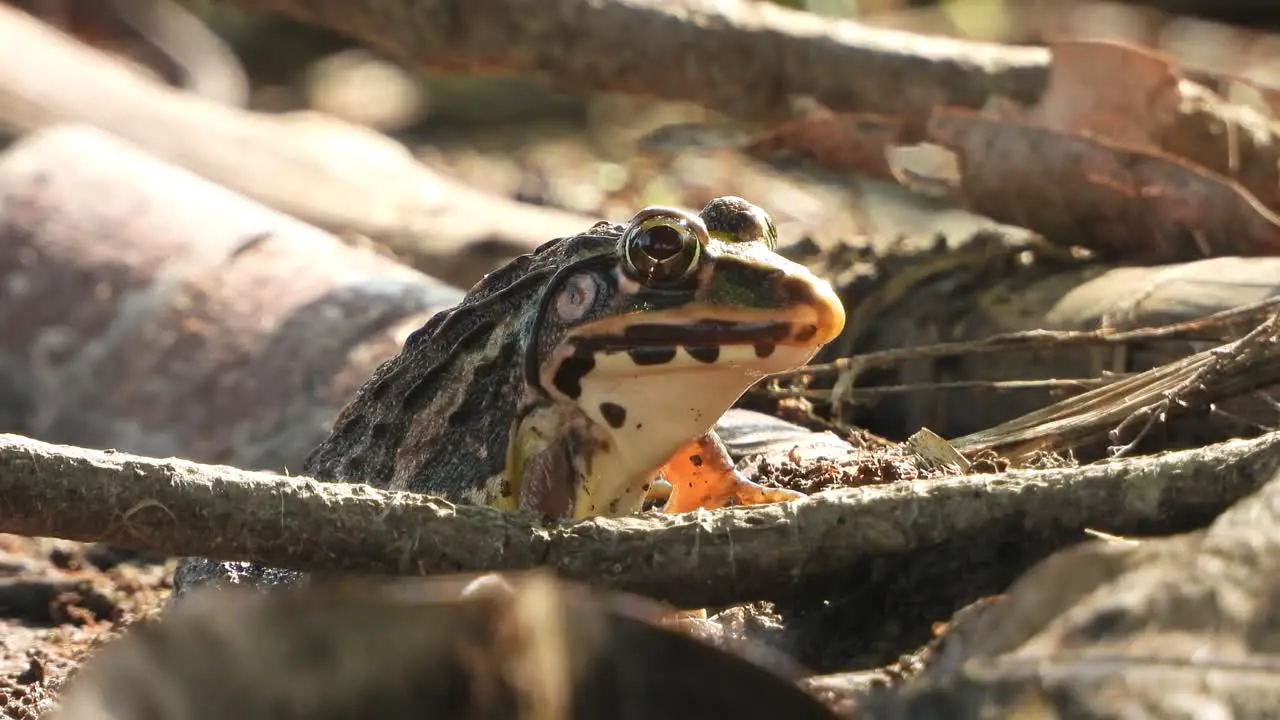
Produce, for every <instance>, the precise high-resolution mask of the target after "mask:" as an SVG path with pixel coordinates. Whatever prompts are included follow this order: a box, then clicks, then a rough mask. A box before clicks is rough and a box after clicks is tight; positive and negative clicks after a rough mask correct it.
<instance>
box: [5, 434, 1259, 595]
mask: <svg viewBox="0 0 1280 720" xmlns="http://www.w3.org/2000/svg"><path fill="white" fill-rule="evenodd" d="M1277 467H1280V433H1271V434H1268V435H1266V436H1264V437H1261V438H1258V439H1254V440H1247V441H1243V440H1241V441H1230V442H1226V443H1221V444H1218V445H1214V446H1210V447H1206V448H1201V449H1197V450H1189V451H1182V452H1176V453H1165V454H1161V455H1155V456H1146V457H1138V458H1133V459H1126V460H1116V461H1111V462H1106V463H1099V464H1096V465H1090V466H1086V467H1082V468H1074V469H1054V470H1041V471H1034V472H1033V471H1017V472H1009V473H1005V474H1001V475H970V476H961V477H955V478H947V479H942V480H936V481H917V482H911V483H894V484H891V485H885V486H875V487H864V488H857V489H850V490H839V491H832V492H829V493H823V494H819V495H816V496H813V497H811V498H809V499H806V500H802V501H798V502H795V503H787V504H780V505H772V506H757V507H746V508H733V509H730V510H722V511H717V512H698V513H689V514H683V515H670V516H669V515H638V516H628V517H619V518H596V519H592V520H589V521H578V522H555V521H551V520H544V519H541V518H537V517H532V516H529V515H522V514H506V513H502V512H499V511H497V510H493V509H490V508H484V507H475V506H467V505H453V504H451V503H448V502H445V501H443V500H440V499H437V498H433V497H428V496H422V495H415V494H410V493H395V492H382V491H378V490H376V489H374V488H371V487H368V486H365V485H351V484H328V483H319V482H315V481H312V480H309V479H303V478H285V477H282V476H278V475H273V474H269V473H251V472H246V471H242V470H236V469H232V468H228V467H219V466H208V465H199V464H196V463H191V462H187V461H182V460H159V459H153V458H146V457H140V456H136V455H128V454H124V453H115V452H106V451H97V450H88V449H82V448H72V447H66V446H57V445H52V444H48V443H43V442H39V441H35V440H29V439H26V438H22V437H19V436H14V435H3V436H0V532H8V533H17V534H22V535H37V536H52V537H60V538H65V539H70V540H81V541H102V542H107V543H111V544H113V545H116V546H119V547H122V548H132V549H148V550H156V551H160V552H164V553H167V554H173V555H202V556H206V557H215V558H220V559H228V560H246V561H253V562H260V563H263V564H266V565H271V566H276V567H284V568H292V569H298V570H306V571H346V572H365V573H390V574H440V573H450V572H462V571H484V570H519V569H528V568H533V567H538V566H548V567H551V568H553V569H554V570H555V571H557V572H558V573H560V574H561V575H562V576H564V577H567V578H570V579H578V580H585V581H591V582H594V583H596V584H600V585H603V586H607V587H613V588H618V589H623V590H628V591H633V592H637V593H640V594H644V595H648V596H651V597H657V598H660V599H665V600H669V601H672V602H675V603H679V604H682V605H684V606H686V607H693V606H703V605H714V604H722V603H730V602H735V601H740V600H743V599H750V598H756V597H764V596H768V595H770V594H773V593H780V592H783V593H784V592H786V591H787V589H788V588H791V587H793V586H795V585H796V584H797V583H798V582H800V581H802V580H803V579H805V578H806V576H810V575H822V574H828V573H834V572H839V571H841V570H842V569H845V568H848V567H850V566H851V565H853V564H854V563H857V562H859V561H863V560H867V559H869V558H874V557H877V556H884V557H889V556H893V555H895V554H900V553H903V552H907V551H911V550H915V549H920V548H924V547H927V546H930V545H933V544H936V543H939V542H943V541H945V540H947V539H948V538H953V537H956V536H958V535H962V534H970V535H972V534H975V533H987V534H988V535H991V536H992V537H995V536H1000V535H1001V534H1002V533H1008V532H1010V531H1011V530H1012V531H1013V532H1016V534H1017V536H1018V539H1019V540H1018V541H1020V542H1026V541H1027V539H1028V538H1030V537H1033V536H1034V535H1035V534H1036V533H1037V532H1040V533H1050V532H1051V531H1060V530H1061V529H1062V528H1079V529H1080V530H1081V531H1083V529H1084V528H1086V527H1098V528H1101V529H1104V530H1106V531H1109V532H1118V533H1125V532H1128V531H1129V530H1130V529H1131V528H1135V527H1142V526H1144V525H1146V526H1149V525H1150V524H1152V523H1155V522H1157V521H1159V520H1162V519H1164V518H1166V517H1169V516H1171V515H1178V514H1186V513H1199V514H1207V513H1216V512H1219V511H1220V510H1221V509H1222V508H1225V507H1227V506H1229V505H1230V504H1231V503H1233V502H1235V501H1236V500H1238V499H1240V498H1241V497H1244V496H1245V495H1247V494H1249V493H1250V492H1252V491H1254V490H1256V489H1257V488H1258V487H1260V486H1261V485H1262V484H1263V483H1264V482H1265V481H1266V480H1267V479H1268V478H1270V477H1271V476H1272V474H1273V473H1274V472H1275V470H1276V469H1277ZM1011 524H1012V525H1013V526H1014V527H1013V528H1010V525H1011ZM1083 537H1084V536H1083V533H1082V534H1081V538H1082V539H1083Z"/></svg>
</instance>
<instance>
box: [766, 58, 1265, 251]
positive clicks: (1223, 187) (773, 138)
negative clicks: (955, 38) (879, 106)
mask: <svg viewBox="0 0 1280 720" xmlns="http://www.w3.org/2000/svg"><path fill="white" fill-rule="evenodd" d="M1051 53H1052V61H1051V63H1050V66H1049V77H1048V79H1047V82H1046V85H1045V91H1044V92H1043V93H1042V95H1041V96H1040V98H1039V99H1038V100H1037V101H1036V102H1035V103H1033V104H1022V103H1019V102H1017V101H1015V100H1012V99H1009V98H1005V97H993V98H991V99H990V100H988V102H987V103H986V104H985V105H984V106H983V107H982V108H981V109H978V110H974V109H970V108H960V107H948V106H934V107H931V108H928V109H926V110H923V111H922V112H921V113H920V115H919V116H916V117H908V116H905V115H904V116H883V115H878V116H877V115H864V114H851V113H835V112H832V111H829V110H827V109H825V108H822V107H817V106H815V105H814V104H813V103H808V104H807V105H808V106H807V107H805V108H803V109H802V110H801V111H800V113H799V116H798V117H797V118H795V119H793V120H791V121H789V122H786V123H784V124H782V125H779V126H777V127H775V128H773V129H772V130H770V131H768V132H765V133H763V134H761V135H759V136H757V137H756V138H754V139H753V140H752V141H750V142H749V143H747V145H746V148H745V149H746V150H747V151H748V152H750V153H751V154H753V155H755V156H757V157H760V158H763V159H766V160H777V159H779V158H780V157H782V156H785V155H800V156H803V157H806V158H808V159H810V160H812V161H815V162H816V163H818V164H819V165H821V166H824V167H827V168H830V169H836V170H845V171H854V172H859V173H862V174H866V175H871V176H873V177H878V178H882V179H885V180H889V181H894V182H898V183H900V184H902V185H904V186H906V187H908V188H911V189H912V190H914V191H916V192H922V193H926V194H930V195H934V196H938V195H943V196H946V197H948V198H950V199H952V200H953V201H955V202H957V203H958V204H959V205H961V206H963V207H965V208H967V209H969V210H972V211H974V212H977V213H980V214H983V215H987V216H989V217H991V218H992V219H994V220H997V221H999V222H1004V223H1010V224H1015V225H1020V226H1023V227H1027V228H1029V229H1032V230H1035V231H1036V232H1039V233H1041V234H1043V235H1044V236H1045V237H1047V238H1049V239H1050V240H1051V241H1053V242H1055V243H1058V244H1063V245H1076V246H1082V247H1087V248H1089V249H1091V250H1093V251H1095V252H1096V253H1098V254H1100V255H1102V256H1105V257H1109V258H1114V259H1127V260H1140V261H1141V262H1143V263H1144V264H1149V263H1161V262H1179V261H1187V260H1194V259H1198V258H1202V257H1209V256H1217V255H1246V256H1260V255H1273V254H1276V252H1277V250H1280V216H1277V214H1276V212H1275V211H1276V210H1277V209H1280V165H1278V164H1277V160H1280V150H1278V149H1277V142H1276V132H1275V128H1274V126H1273V124H1272V123H1271V121H1270V117H1269V115H1266V114H1265V113H1267V112H1269V105H1270V100H1269V99H1267V97H1266V92H1265V91H1263V90H1261V89H1255V90H1256V92H1257V94H1258V96H1259V97H1261V98H1263V100H1264V101H1265V102H1255V103H1250V105H1249V106H1243V105H1231V104H1229V103H1227V102H1226V101H1225V100H1223V99H1222V98H1221V97H1218V96H1217V95H1216V94H1215V93H1213V92H1212V91H1210V90H1209V89H1207V88H1205V87H1204V86H1202V85H1198V84H1196V83H1193V82H1191V81H1189V80H1186V79H1185V78H1184V76H1183V74H1182V73H1181V71H1180V70H1179V68H1177V66H1176V64H1175V63H1174V61H1173V60H1172V59H1171V58H1169V57H1167V56H1164V55H1161V54H1159V53H1155V52H1153V51H1150V50H1148V49H1144V48H1139V47H1135V46H1131V45H1125V44H1120V43H1113V42H1093V41H1070V42H1060V43H1056V44H1054V45H1052V46H1051ZM1220 80H1221V84H1223V86H1224V87H1240V86H1241V83H1242V82H1243V81H1239V80H1236V79H1230V78H1226V79H1220ZM1236 95H1239V93H1236Z"/></svg>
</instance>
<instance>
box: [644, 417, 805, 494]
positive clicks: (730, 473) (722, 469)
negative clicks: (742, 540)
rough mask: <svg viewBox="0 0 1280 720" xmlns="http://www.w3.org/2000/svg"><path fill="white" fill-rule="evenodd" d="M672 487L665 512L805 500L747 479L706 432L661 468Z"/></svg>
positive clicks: (722, 447) (791, 492)
mask: <svg viewBox="0 0 1280 720" xmlns="http://www.w3.org/2000/svg"><path fill="white" fill-rule="evenodd" d="M662 475H663V477H664V478H665V479H666V481H667V482H668V483H670V484H671V492H670V496H669V497H668V498H667V503H666V505H664V506H663V509H662V511H663V512H667V513H681V512H689V511H692V510H697V509H705V510H715V509H717V508H722V507H732V506H734V505H763V504H765V503H775V502H786V501H788V500H795V499H798V498H802V497H805V495H804V493H799V492H796V491H794V490H783V489H781V488H767V487H764V486H763V485H760V484H758V483H754V482H752V481H750V480H748V479H747V478H746V477H745V476H743V475H742V473H740V472H738V471H737V469H736V468H734V466H733V459H732V458H730V457H729V451H728V449H726V448H725V446H724V443H723V442H721V441H720V438H718V437H716V435H715V433H707V434H706V435H703V436H702V437H699V438H698V439H697V440H694V441H693V442H691V443H689V444H688V445H685V446H684V447H682V448H680V450H679V451H677V452H676V454H675V455H673V456H672V457H671V460H669V461H667V464H666V465H664V466H663V467H662Z"/></svg>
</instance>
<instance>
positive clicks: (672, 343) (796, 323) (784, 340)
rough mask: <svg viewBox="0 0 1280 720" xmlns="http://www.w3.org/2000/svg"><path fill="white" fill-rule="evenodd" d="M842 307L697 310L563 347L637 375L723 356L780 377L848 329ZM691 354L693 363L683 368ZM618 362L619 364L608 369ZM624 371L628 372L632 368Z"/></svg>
mask: <svg viewBox="0 0 1280 720" xmlns="http://www.w3.org/2000/svg"><path fill="white" fill-rule="evenodd" d="M837 310H838V311H842V310H843V307H841V306H839V305H835V306H834V309H833V308H832V306H830V305H824V304H815V305H805V306H800V307H796V308H790V309H787V310H747V309H741V308H727V307H723V306H716V305H707V304H696V305H690V306H685V307H682V308H678V309H673V310H666V311H648V312H645V313H644V314H643V319H639V317H638V316H637V315H635V314H631V315H621V316H616V317H610V318H604V319H602V320H599V321H597V322H593V323H589V324H587V325H584V326H582V327H578V328H575V329H574V330H573V331H572V332H570V333H569V335H568V336H567V337H566V338H565V340H564V342H563V343H562V349H563V350H566V351H568V352H569V353H570V354H572V355H574V356H577V357H579V358H582V357H585V356H595V357H596V359H597V360H603V359H605V357H608V356H626V357H629V358H630V359H631V361H632V363H633V365H634V367H633V368H632V369H631V370H632V371H633V372H634V371H636V370H640V371H642V372H643V371H644V370H641V369H642V368H644V369H647V370H648V371H655V370H659V369H660V368H659V366H663V365H668V364H671V365H674V366H679V367H682V368H686V369H696V368H698V367H703V368H706V367H709V366H713V365H717V364H718V361H719V360H720V359H721V356H723V355H725V354H726V353H727V354H728V355H733V356H735V358H736V357H737V356H743V357H741V358H739V359H738V363H737V364H738V365H740V366H741V365H743V364H745V365H756V364H758V365H759V366H760V367H759V369H760V370H761V371H764V372H778V371H780V370H785V369H788V368H789V367H791V366H793V365H796V364H801V363H804V362H807V361H808V360H809V359H810V358H811V357H813V355H814V354H815V353H816V352H817V351H818V349H819V348H821V347H822V346H823V345H825V344H827V343H828V342H831V341H832V340H834V339H835V337H836V335H838V334H839V333H840V331H841V329H843V327H844V314H843V312H837ZM682 356H687V357H688V359H689V360H690V361H691V362H681V361H680V358H681V357H682ZM609 364H613V363H609ZM620 365H622V367H619V368H618V369H619V370H622V371H626V370H627V368H626V367H625V363H620Z"/></svg>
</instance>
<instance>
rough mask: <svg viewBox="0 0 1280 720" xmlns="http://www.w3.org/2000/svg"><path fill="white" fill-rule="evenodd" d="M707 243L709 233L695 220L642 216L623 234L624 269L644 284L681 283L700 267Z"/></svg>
mask: <svg viewBox="0 0 1280 720" xmlns="http://www.w3.org/2000/svg"><path fill="white" fill-rule="evenodd" d="M706 241H707V239H706V230H705V229H704V228H703V227H702V224H701V223H700V222H698V221H697V220H696V219H694V218H691V217H684V216H683V215H682V214H677V213H670V212H661V213H655V214H649V215H647V216H646V214H644V213H642V214H641V215H638V216H636V219H635V220H632V222H631V225H629V226H628V227H627V230H626V232H624V233H623V234H622V243H621V244H622V248H621V249H622V260H623V267H624V269H625V270H626V271H627V274H629V275H631V276H633V277H635V278H636V279H637V280H639V281H641V282H644V283H649V284H663V283H674V282H679V281H681V280H684V279H685V278H687V277H689V274H690V273H692V272H693V271H694V269H695V268H697V267H698V259H699V258H700V257H701V255H702V246H703V244H704V243H706Z"/></svg>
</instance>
